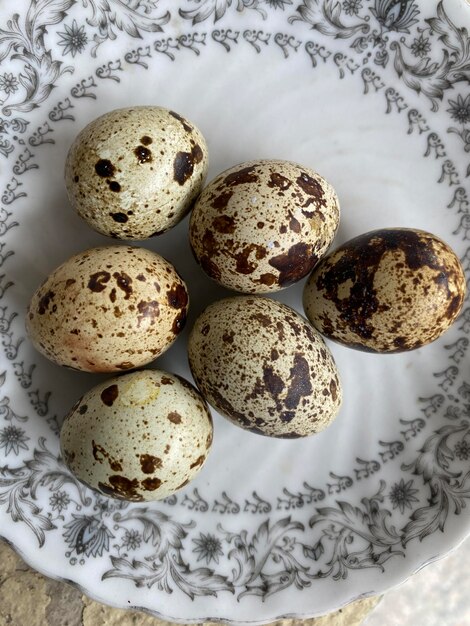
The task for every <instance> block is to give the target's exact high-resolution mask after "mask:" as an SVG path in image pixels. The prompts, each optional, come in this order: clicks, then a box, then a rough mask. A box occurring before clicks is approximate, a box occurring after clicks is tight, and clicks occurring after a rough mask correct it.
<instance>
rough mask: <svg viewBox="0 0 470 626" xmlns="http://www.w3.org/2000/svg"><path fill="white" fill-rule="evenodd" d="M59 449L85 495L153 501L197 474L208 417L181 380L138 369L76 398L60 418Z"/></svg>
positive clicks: (207, 442)
mask: <svg viewBox="0 0 470 626" xmlns="http://www.w3.org/2000/svg"><path fill="white" fill-rule="evenodd" d="M60 443H61V450H62V456H63V458H64V461H65V463H66V465H67V466H68V467H69V469H70V470H71V472H72V473H73V474H74V475H75V476H76V477H77V478H78V479H79V480H80V481H82V482H84V483H85V484H86V485H88V486H89V487H91V488H92V489H95V490H97V491H99V492H101V493H102V494H104V495H107V496H111V497H113V498H120V499H124V500H133V501H143V500H160V499H162V498H166V497H167V496H169V495H170V494H172V493H174V492H175V491H177V490H178V489H181V488H183V487H184V486H185V485H187V484H188V483H189V481H191V480H192V479H193V478H195V476H196V475H197V474H198V473H199V472H200V470H201V468H202V466H203V465H204V463H205V461H206V458H207V456H208V454H209V450H210V447H211V444H212V418H211V415H210V412H209V409H208V407H207V405H206V403H205V401H204V400H203V399H202V397H201V396H200V394H199V393H198V392H197V390H196V389H195V388H194V387H193V386H192V385H191V384H190V383H189V382H187V381H186V380H184V379H183V378H180V377H178V376H175V375H174V374H169V373H167V372H163V371H159V370H142V371H139V372H132V373H130V374H124V375H122V376H117V377H115V378H112V379H110V380H108V381H106V382H103V383H101V384H99V385H97V386H96V387H94V388H93V389H91V390H90V391H88V393H86V394H85V395H84V396H83V397H82V398H80V400H79V401H78V402H77V403H76V404H75V405H74V407H73V408H72V410H71V411H70V413H69V414H68V415H67V417H66V418H65V420H64V423H63V425H62V429H61V433H60Z"/></svg>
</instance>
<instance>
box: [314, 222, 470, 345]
mask: <svg viewBox="0 0 470 626" xmlns="http://www.w3.org/2000/svg"><path fill="white" fill-rule="evenodd" d="M465 291H466V287H465V275H464V272H463V269H462V266H461V264H460V261H459V259H458V257H457V256H456V254H455V253H454V252H453V250H452V249H451V248H450V247H449V246H448V245H447V244H446V243H444V242H443V241H442V240H441V239H439V238H438V237H436V236H435V235H432V234H430V233H427V232H425V231H421V230H414V229H406V228H390V229H381V230H375V231H371V232H368V233H365V234H363V235H360V236H359V237H356V238H354V239H351V240H350V241H348V242H347V243H345V244H344V245H342V246H341V247H340V248H338V249H337V250H336V251H334V252H332V253H331V254H329V255H328V256H327V257H325V258H324V259H323V260H322V261H321V263H320V264H319V265H318V266H317V268H316V269H315V271H314V272H313V273H312V275H311V277H310V278H309V280H308V282H307V284H306V285H305V289H304V308H305V313H306V315H307V317H308V319H309V320H310V321H311V322H312V324H314V326H315V327H316V328H317V329H318V330H319V331H320V332H321V333H323V334H324V335H325V336H327V337H328V338H330V339H333V340H335V341H338V342H340V343H342V344H344V345H346V346H348V347H351V348H357V349H359V350H364V351H368V352H403V351H406V350H413V349H415V348H419V347H421V346H424V345H426V344H428V343H430V342H431V341H434V340H435V339H437V338H438V337H439V336H440V335H441V334H442V333H443V332H444V331H445V330H447V328H449V326H450V325H451V324H452V323H453V321H454V320H455V319H456V317H457V315H458V314H459V311H460V309H461V308H462V305H463V302H464V299H465Z"/></svg>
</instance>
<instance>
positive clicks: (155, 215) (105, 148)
mask: <svg viewBox="0 0 470 626" xmlns="http://www.w3.org/2000/svg"><path fill="white" fill-rule="evenodd" d="M207 168H208V151H207V145H206V142H205V140H204V137H203V135H202V133H201V132H200V131H199V130H198V128H196V126H194V124H192V123H191V122H189V121H188V120H186V119H185V118H183V117H181V116H180V115H179V114H178V113H175V112H174V111H170V110H167V109H164V108H161V107H151V106H147V107H145V106H144V107H132V108H126V109H117V110H115V111H111V112H109V113H106V114H105V115H102V116H101V117H99V118H97V119H95V120H94V121H93V122H91V123H90V124H88V126H86V127H85V128H84V129H83V130H82V131H81V132H80V133H79V134H78V136H77V137H76V139H75V140H74V142H73V143H72V146H71V147H70V150H69V153H68V155H67V160H66V165H65V183H66V187H67V192H68V196H69V200H70V202H71V204H72V206H73V207H74V209H75V210H76V211H77V212H78V214H79V215H80V216H81V217H82V218H83V219H85V220H86V222H87V223H88V224H89V225H90V226H91V227H92V228H94V229H95V230H97V231H98V232H100V233H103V234H104V235H109V236H111V237H117V238H120V239H147V238H148V237H152V236H154V235H159V234H161V233H163V232H165V231H166V230H168V229H169V228H171V227H172V226H174V225H175V224H177V223H178V222H179V221H180V220H181V219H182V218H183V217H184V216H185V215H186V214H187V212H188V211H189V210H190V208H191V205H192V203H193V202H194V200H195V198H196V197H197V195H198V194H199V193H200V191H201V189H202V186H203V184H204V180H205V178H206V175H207Z"/></svg>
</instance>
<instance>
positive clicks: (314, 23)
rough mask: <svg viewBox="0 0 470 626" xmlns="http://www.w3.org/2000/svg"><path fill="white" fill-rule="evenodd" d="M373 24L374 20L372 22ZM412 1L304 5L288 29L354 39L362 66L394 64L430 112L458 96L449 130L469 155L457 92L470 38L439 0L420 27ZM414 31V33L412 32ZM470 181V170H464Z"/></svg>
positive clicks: (467, 127) (467, 101) (325, 0)
mask: <svg viewBox="0 0 470 626" xmlns="http://www.w3.org/2000/svg"><path fill="white" fill-rule="evenodd" d="M371 18H372V19H371ZM419 18H420V11H419V9H418V7H417V6H416V4H415V2H414V0H374V2H364V3H363V2H362V1H361V2H358V1H356V0H346V1H345V2H343V3H342V4H341V3H340V2H339V1H338V0H304V1H303V2H302V4H301V5H299V6H298V7H297V14H296V15H293V16H291V17H289V21H290V22H291V23H293V22H295V21H303V22H306V23H307V24H309V25H310V27H311V28H313V29H315V30H317V31H318V32H320V33H322V34H323V35H326V36H329V37H334V38H341V39H346V38H353V37H354V39H353V40H352V43H351V46H350V47H351V48H352V49H353V50H354V51H355V52H356V53H357V54H358V55H359V57H360V58H361V60H362V63H363V64H368V63H370V62H371V61H372V62H373V63H374V64H375V65H378V66H381V67H384V68H385V67H386V66H387V65H389V64H393V68H394V71H395V72H396V74H397V75H398V77H399V78H400V80H402V81H403V83H404V84H405V85H406V86H407V87H408V88H409V89H411V90H412V91H415V92H416V93H418V94H422V95H423V96H425V97H426V98H428V100H429V102H430V106H431V110H432V111H434V112H435V111H437V110H438V109H439V106H440V103H441V102H442V101H443V100H444V98H445V96H446V93H447V92H448V91H449V90H454V89H458V90H459V91H461V93H457V95H456V96H453V97H449V98H448V100H447V104H448V107H447V108H446V111H447V112H448V113H449V115H450V118H451V120H452V121H453V122H457V123H458V125H457V126H455V124H454V125H452V126H451V127H449V129H448V132H449V133H455V134H457V135H458V136H459V137H460V138H461V140H462V141H463V143H464V150H465V151H466V152H469V151H470V95H467V94H465V92H464V91H463V89H459V85H460V84H462V83H463V84H469V83H470V37H469V33H468V30H467V29H466V28H465V27H457V26H456V25H455V24H454V23H453V22H452V20H451V19H450V18H449V16H448V15H447V13H446V11H445V9H444V3H443V1H442V0H441V1H440V2H439V4H438V5H437V9H436V14H435V16H433V17H430V18H425V19H424V20H423V21H422V23H421V24H420V25H418V26H416V24H418V23H419V21H420V20H419ZM412 27H414V28H412ZM466 173H467V176H470V164H469V165H468V169H467V172H466Z"/></svg>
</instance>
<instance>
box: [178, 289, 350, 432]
mask: <svg viewBox="0 0 470 626" xmlns="http://www.w3.org/2000/svg"><path fill="white" fill-rule="evenodd" d="M188 353H189V364H190V367H191V371H192V374H193V376H194V379H195V381H196V384H197V386H198V387H199V389H200V391H201V393H202V395H203V396H204V397H205V399H206V400H207V401H208V402H209V403H210V404H211V405H212V406H214V407H215V408H216V409H217V410H218V411H219V412H220V413H221V414H222V415H224V416H225V417H227V418H228V419H229V420H230V421H232V422H233V423H234V424H237V425H238V426H241V427H242V428H245V429H247V430H250V431H252V432H255V433H259V434H262V435H267V436H271V437H282V438H296V437H305V436H308V435H312V434H313V433H316V432H318V431H320V430H322V429H324V428H325V427H326V426H328V424H329V423H330V422H331V421H332V420H333V419H334V417H335V416H336V414H337V412H338V410H339V408H340V405H341V400H342V391H341V384H340V380H339V376H338V372H337V369H336V365H335V362H334V360H333V357H332V355H331V353H330V351H329V350H328V348H327V347H326V345H325V343H324V341H323V339H322V338H321V336H320V335H319V334H318V333H317V332H316V331H315V330H314V329H313V328H312V327H311V326H310V324H309V323H308V322H307V320H305V319H304V318H303V317H301V316H300V315H299V314H298V313H297V312H296V311H294V310H293V309H291V308H290V307H288V306H286V305H284V304H281V303H279V302H276V301H275V300H271V299H269V298H263V297H259V296H255V297H253V296H237V297H233V298H227V299H224V300H220V301H218V302H216V303H214V304H211V305H210V306H209V307H208V308H207V309H206V310H205V311H204V312H203V313H202V314H201V315H200V316H199V318H198V319H197V320H196V323H195V325H194V327H193V329H192V331H191V334H190V338H189V344H188Z"/></svg>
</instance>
